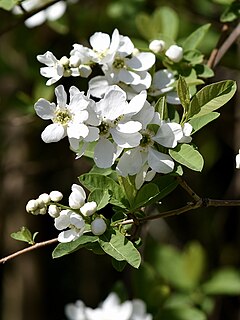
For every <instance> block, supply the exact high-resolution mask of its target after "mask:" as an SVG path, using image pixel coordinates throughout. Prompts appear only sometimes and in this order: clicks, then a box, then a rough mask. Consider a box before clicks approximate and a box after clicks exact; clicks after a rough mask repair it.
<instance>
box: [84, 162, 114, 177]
mask: <svg viewBox="0 0 240 320" xmlns="http://www.w3.org/2000/svg"><path fill="white" fill-rule="evenodd" d="M112 172H113V170H112V169H111V168H106V169H102V168H98V167H97V166H96V165H94V166H93V167H92V169H91V170H90V171H89V173H98V174H101V175H103V176H109V175H110V174H112Z"/></svg>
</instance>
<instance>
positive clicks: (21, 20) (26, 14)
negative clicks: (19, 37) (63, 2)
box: [0, 0, 60, 37]
mask: <svg viewBox="0 0 240 320" xmlns="http://www.w3.org/2000/svg"><path fill="white" fill-rule="evenodd" d="M59 1H60V0H53V1H52V2H48V3H46V4H44V5H43V6H41V7H40V8H37V9H34V10H32V11H30V12H26V10H23V11H24V13H23V15H22V16H21V17H20V18H17V17H16V20H15V21H14V22H12V23H11V24H10V25H8V26H7V27H6V28H4V29H3V30H1V31H0V37H1V36H2V35H4V34H5V33H7V32H9V31H11V30H12V29H14V28H16V27H17V26H18V25H20V24H22V23H24V21H25V20H27V19H28V18H31V17H32V16H34V15H35V14H37V13H39V12H41V11H42V10H45V9H47V8H48V7H50V6H51V5H53V4H55V3H57V2H59ZM21 7H22V6H21Z"/></svg>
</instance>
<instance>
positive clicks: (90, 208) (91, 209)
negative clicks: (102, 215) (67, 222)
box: [80, 201, 97, 217]
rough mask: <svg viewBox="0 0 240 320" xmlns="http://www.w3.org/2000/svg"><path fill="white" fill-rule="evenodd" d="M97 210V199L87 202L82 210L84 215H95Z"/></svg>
mask: <svg viewBox="0 0 240 320" xmlns="http://www.w3.org/2000/svg"><path fill="white" fill-rule="evenodd" d="M96 210H97V204H96V202H95V201H90V202H86V203H85V204H84V205H83V206H82V207H81V208H80V212H81V213H82V214H83V215H84V216H88V217H89V216H91V215H93V214H94V213H95V212H96Z"/></svg>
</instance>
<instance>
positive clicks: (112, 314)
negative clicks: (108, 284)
mask: <svg viewBox="0 0 240 320" xmlns="http://www.w3.org/2000/svg"><path fill="white" fill-rule="evenodd" d="M65 314H66V316H67V317H68V319H69V320H113V319H114V320H152V315H150V314H148V313H147V312H146V305H145V303H144V301H142V300H140V299H133V300H132V301H130V300H127V301H124V302H121V301H120V299H119V297H118V296H117V294H116V293H114V292H111V293H110V294H109V295H108V296H107V298H106V299H105V300H104V301H103V302H102V303H100V305H99V306H98V308H96V309H92V308H89V307H86V306H85V304H84V303H83V302H82V301H81V300H77V301H76V302H75V303H69V304H67V305H66V306H65Z"/></svg>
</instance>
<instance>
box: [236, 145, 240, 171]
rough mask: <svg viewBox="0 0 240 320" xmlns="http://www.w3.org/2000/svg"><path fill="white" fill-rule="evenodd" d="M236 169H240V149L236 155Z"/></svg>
mask: <svg viewBox="0 0 240 320" xmlns="http://www.w3.org/2000/svg"><path fill="white" fill-rule="evenodd" d="M236 169H240V149H239V152H238V154H237V155H236Z"/></svg>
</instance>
